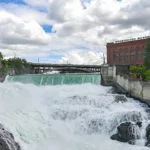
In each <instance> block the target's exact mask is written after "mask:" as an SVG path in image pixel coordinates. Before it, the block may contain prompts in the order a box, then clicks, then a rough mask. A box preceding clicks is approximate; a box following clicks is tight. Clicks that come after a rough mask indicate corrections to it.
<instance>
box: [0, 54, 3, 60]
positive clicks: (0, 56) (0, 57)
mask: <svg viewBox="0 0 150 150" xmlns="http://www.w3.org/2000/svg"><path fill="white" fill-rule="evenodd" d="M0 60H3V55H2V53H1V52H0Z"/></svg>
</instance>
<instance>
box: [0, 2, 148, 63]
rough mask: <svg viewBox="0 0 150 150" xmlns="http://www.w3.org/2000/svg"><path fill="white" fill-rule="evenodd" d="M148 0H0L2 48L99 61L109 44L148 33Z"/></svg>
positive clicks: (10, 53) (7, 52)
mask: <svg viewBox="0 0 150 150" xmlns="http://www.w3.org/2000/svg"><path fill="white" fill-rule="evenodd" d="M149 15H150V1H149V0H0V51H1V52H2V53H3V55H4V56H5V58H9V57H21V58H25V59H26V60H27V61H30V62H38V60H39V61H40V62H46V63H47V62H48V63H70V64H71V63H72V64H102V63H103V56H104V55H105V56H106V44H107V43H108V42H112V41H116V40H123V39H129V38H135V37H142V36H149V35H150V28H149V27H150V21H149Z"/></svg>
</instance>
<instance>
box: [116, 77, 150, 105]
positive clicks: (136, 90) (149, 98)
mask: <svg viewBox="0 0 150 150" xmlns="http://www.w3.org/2000/svg"><path fill="white" fill-rule="evenodd" d="M114 84H118V85H119V86H121V87H122V88H123V89H125V90H126V91H127V93H129V94H130V95H131V96H132V97H135V98H138V99H140V100H142V101H144V102H146V103H148V104H149V105H150V82H142V81H133V80H130V79H129V78H126V77H124V76H120V75H117V76H116V78H114Z"/></svg>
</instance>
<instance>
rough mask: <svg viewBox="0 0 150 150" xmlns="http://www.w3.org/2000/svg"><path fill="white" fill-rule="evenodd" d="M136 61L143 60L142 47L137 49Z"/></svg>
mask: <svg viewBox="0 0 150 150" xmlns="http://www.w3.org/2000/svg"><path fill="white" fill-rule="evenodd" d="M136 59H137V60H141V53H140V47H139V46H137V47H136Z"/></svg>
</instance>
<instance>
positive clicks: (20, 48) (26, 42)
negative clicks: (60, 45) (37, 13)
mask: <svg viewBox="0 0 150 150" xmlns="http://www.w3.org/2000/svg"><path fill="white" fill-rule="evenodd" d="M0 35H1V36H0V49H1V50H2V51H3V52H4V54H5V55H7V54H12V53H11V51H12V52H14V51H16V53H18V54H22V53H24V54H26V53H27V52H28V51H29V50H34V49H40V48H42V47H43V46H47V45H48V44H49V43H50V41H51V37H50V36H49V35H47V34H46V33H45V32H44V31H43V29H42V27H41V26H40V25H39V24H38V23H37V22H36V21H34V20H33V21H30V22H24V21H23V20H21V19H20V18H18V17H16V16H14V15H13V14H10V13H8V12H6V11H0ZM31 53H32V52H31ZM37 53H38V52H37Z"/></svg>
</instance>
